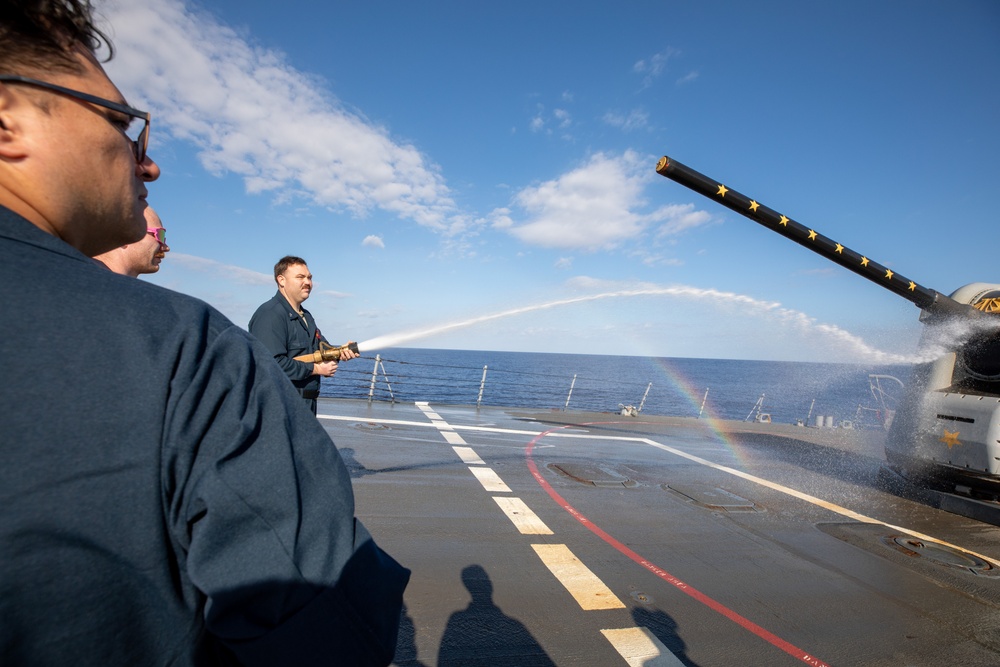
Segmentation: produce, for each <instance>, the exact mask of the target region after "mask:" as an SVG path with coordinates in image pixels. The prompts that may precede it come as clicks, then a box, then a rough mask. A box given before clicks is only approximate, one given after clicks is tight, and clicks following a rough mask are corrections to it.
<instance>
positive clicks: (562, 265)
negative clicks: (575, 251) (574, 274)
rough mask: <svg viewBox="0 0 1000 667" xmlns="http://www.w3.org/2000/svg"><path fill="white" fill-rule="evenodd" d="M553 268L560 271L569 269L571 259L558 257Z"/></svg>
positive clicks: (571, 265) (571, 262)
mask: <svg viewBox="0 0 1000 667" xmlns="http://www.w3.org/2000/svg"><path fill="white" fill-rule="evenodd" d="M555 267H556V268H557V269H561V270H565V269H570V268H572V267H573V258H572V257H560V258H559V259H557V260H556V264H555Z"/></svg>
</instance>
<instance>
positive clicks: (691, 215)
mask: <svg viewBox="0 0 1000 667" xmlns="http://www.w3.org/2000/svg"><path fill="white" fill-rule="evenodd" d="M656 216H657V219H658V222H663V224H662V225H661V226H660V228H659V229H658V230H657V231H656V235H657V237H664V236H674V235H677V234H680V233H681V232H684V231H687V230H688V229H693V228H695V227H701V226H702V225H706V224H708V223H710V222H712V216H711V215H709V213H708V212H707V211H697V210H695V207H694V204H670V205H669V206H664V207H663V208H661V209H659V211H657V213H656Z"/></svg>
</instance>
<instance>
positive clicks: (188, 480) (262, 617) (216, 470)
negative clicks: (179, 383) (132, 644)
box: [164, 326, 409, 665]
mask: <svg viewBox="0 0 1000 667" xmlns="http://www.w3.org/2000/svg"><path fill="white" fill-rule="evenodd" d="M189 366H190V368H191V370H190V371H189V374H190V377H189V378H187V380H188V381H187V384H186V386H185V387H184V388H183V390H182V391H180V390H178V391H177V392H172V395H175V398H172V399H171V405H170V406H169V409H170V412H169V413H168V429H167V432H166V437H165V443H166V445H165V447H167V448H166V449H165V450H164V451H165V455H164V456H165V462H164V463H165V467H166V468H167V471H166V475H165V477H168V478H169V479H171V480H172V483H171V485H170V488H168V489H166V491H165V494H164V495H165V498H166V502H167V505H168V513H169V520H170V524H171V530H172V533H173V534H174V536H175V539H176V540H177V541H178V542H179V543H180V547H181V550H182V551H186V556H187V561H186V570H187V575H188V577H189V578H190V580H191V582H192V583H193V584H194V586H195V587H197V588H198V589H199V590H200V591H201V592H202V593H203V594H204V595H205V596H206V598H207V602H206V605H205V610H204V614H205V622H206V627H207V629H208V631H209V632H210V633H211V634H212V635H214V636H215V637H216V638H218V639H219V640H220V641H221V642H222V643H223V644H224V645H225V646H226V647H228V648H229V649H230V650H231V651H232V652H233V653H234V654H235V655H236V656H237V658H238V659H239V660H240V661H241V663H242V664H246V665H275V664H294V665H313V664H329V662H330V661H331V660H335V661H336V662H338V663H339V664H356V665H385V664H388V663H389V662H390V661H391V660H392V656H393V652H394V651H395V644H396V636H397V632H398V627H399V615H400V609H401V606H402V594H403V589H404V588H405V586H406V583H407V580H408V579H409V571H408V570H406V569H405V568H403V567H401V566H400V565H399V564H398V563H396V561H395V560H393V559H392V558H391V557H390V556H388V555H387V554H386V553H385V552H383V551H382V550H381V549H380V548H379V547H378V546H377V545H376V544H375V542H374V541H373V540H372V538H371V536H370V535H369V534H368V532H367V530H365V528H364V526H363V525H362V524H361V523H360V522H359V521H357V520H356V519H355V517H354V497H353V491H352V489H351V481H350V477H349V475H348V473H347V470H346V468H345V466H344V464H343V461H342V460H341V458H340V455H339V454H338V452H337V450H336V448H335V447H334V445H333V443H332V442H331V441H330V438H329V436H328V435H327V434H326V432H325V431H324V430H323V428H322V427H321V426H320V425H319V423H318V422H317V420H316V418H315V417H314V416H313V415H312V413H311V412H310V411H309V410H308V409H307V408H306V406H305V405H303V403H302V400H301V398H299V396H297V395H296V394H295V392H294V391H293V389H292V387H291V386H289V384H288V382H287V381H285V380H284V378H282V377H281V375H280V371H279V370H278V369H277V368H275V366H274V364H272V363H270V359H269V358H268V356H267V354H266V353H265V351H264V350H263V349H262V348H261V347H260V346H259V345H258V344H256V343H255V342H253V341H252V340H251V339H250V338H249V337H248V336H247V335H246V333H245V332H243V331H241V330H239V329H238V328H237V327H235V326H231V327H230V328H229V329H227V330H225V331H224V332H223V333H222V334H221V335H220V336H219V337H218V338H216V339H215V340H214V341H213V342H211V343H210V344H207V345H206V348H205V349H204V353H203V355H202V356H201V358H200V359H197V360H195V362H194V364H193V365H190V364H185V363H184V362H183V360H182V361H181V362H179V366H178V367H179V369H180V370H179V375H183V371H184V370H185V369H187V368H188V367H189ZM182 379H183V378H182Z"/></svg>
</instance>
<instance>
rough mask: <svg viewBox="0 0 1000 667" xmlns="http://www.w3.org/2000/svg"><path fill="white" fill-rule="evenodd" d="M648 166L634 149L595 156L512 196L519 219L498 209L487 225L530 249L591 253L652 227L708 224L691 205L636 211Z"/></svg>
mask: <svg viewBox="0 0 1000 667" xmlns="http://www.w3.org/2000/svg"><path fill="white" fill-rule="evenodd" d="M652 163H653V159H652V158H651V157H648V156H641V155H639V154H638V153H636V152H634V151H626V152H625V153H624V154H622V155H618V156H612V155H607V154H605V153H597V154H595V155H593V156H592V157H591V158H590V160H589V161H588V162H587V163H586V164H584V165H583V166H581V167H579V168H577V169H574V170H572V171H570V172H567V173H565V174H563V175H562V176H560V177H559V178H557V179H555V180H551V181H546V182H544V183H541V184H539V185H535V186H531V187H527V188H524V189H523V190H521V191H520V192H519V193H517V195H516V196H515V197H514V202H513V203H514V205H515V207H517V208H519V209H521V210H522V211H524V213H525V220H524V221H522V222H518V221H517V220H516V216H515V215H514V214H513V213H512V211H510V210H509V209H497V210H496V211H494V212H493V213H492V214H491V219H492V224H493V226H494V228H497V229H505V230H507V231H508V232H509V233H510V234H513V235H514V236H515V237H517V238H518V239H520V240H521V241H523V242H524V243H528V244H531V245H539V246H544V247H549V248H572V249H580V250H588V251H595V250H601V249H612V248H615V247H618V246H620V245H622V244H623V243H625V242H626V241H630V240H633V239H636V238H638V237H640V236H641V235H642V233H643V232H644V231H645V230H646V229H647V228H648V227H649V226H650V225H652V224H655V223H660V222H665V224H664V225H663V229H664V230H669V233H677V232H678V231H680V230H682V229H686V228H688V227H692V226H696V225H697V224H702V223H703V222H704V221H707V214H705V216H704V220H702V219H701V216H699V214H698V213H696V212H694V211H693V210H692V209H693V207H692V206H690V205H688V206H665V207H662V208H660V209H657V210H656V211H654V212H652V213H642V212H641V209H642V208H643V207H644V206H645V204H646V202H645V200H644V199H643V190H644V188H645V186H646V184H648V183H649V182H650V181H651V180H652V178H653V176H652V174H653V172H652V170H651V169H650V166H649V165H650V164H652ZM662 233H668V232H667V231H661V234H662Z"/></svg>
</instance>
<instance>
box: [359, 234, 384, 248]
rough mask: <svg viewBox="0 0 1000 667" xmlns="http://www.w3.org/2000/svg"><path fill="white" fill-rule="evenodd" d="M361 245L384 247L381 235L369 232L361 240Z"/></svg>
mask: <svg viewBox="0 0 1000 667" xmlns="http://www.w3.org/2000/svg"><path fill="white" fill-rule="evenodd" d="M361 245H363V246H364V247H366V248H385V241H383V240H382V237H381V236H376V235H375V234H369V235H368V236H366V237H365V240H364V241H362V242H361Z"/></svg>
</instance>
